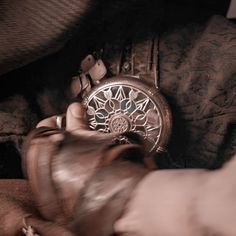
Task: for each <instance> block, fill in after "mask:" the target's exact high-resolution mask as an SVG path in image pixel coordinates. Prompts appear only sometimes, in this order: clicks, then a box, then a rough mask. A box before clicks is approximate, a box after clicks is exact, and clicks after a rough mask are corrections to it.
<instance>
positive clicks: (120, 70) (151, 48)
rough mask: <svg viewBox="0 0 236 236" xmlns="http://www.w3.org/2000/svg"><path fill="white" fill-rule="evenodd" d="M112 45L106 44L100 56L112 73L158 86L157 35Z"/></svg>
mask: <svg viewBox="0 0 236 236" xmlns="http://www.w3.org/2000/svg"><path fill="white" fill-rule="evenodd" d="M113 45H116V46H111V45H106V46H105V47H104V50H103V53H102V56H101V57H102V59H103V60H104V61H105V63H106V64H107V65H108V67H109V70H110V72H111V74H112V75H124V76H127V75H128V76H133V77H137V78H138V79H145V80H146V81H147V82H148V83H151V84H152V85H154V86H155V87H156V88H158V77H159V76H158V45H159V40H158V37H156V38H149V39H147V40H144V41H142V42H138V41H132V42H117V43H115V44H113ZM117 45H119V46H117ZM109 76H110V75H109V74H108V75H107V77H109Z"/></svg>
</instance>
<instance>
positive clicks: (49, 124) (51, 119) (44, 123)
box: [36, 116, 57, 128]
mask: <svg viewBox="0 0 236 236" xmlns="http://www.w3.org/2000/svg"><path fill="white" fill-rule="evenodd" d="M56 118H57V116H51V117H49V118H46V119H44V120H41V121H40V122H39V123H38V124H37V126H36V128H39V127H42V126H47V127H51V128H57V124H56Z"/></svg>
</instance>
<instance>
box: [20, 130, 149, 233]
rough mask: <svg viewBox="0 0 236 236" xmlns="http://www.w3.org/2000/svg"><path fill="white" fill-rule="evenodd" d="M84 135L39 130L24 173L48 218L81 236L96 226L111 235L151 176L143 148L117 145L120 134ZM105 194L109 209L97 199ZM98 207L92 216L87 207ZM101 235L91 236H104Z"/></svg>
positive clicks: (30, 139) (27, 154) (32, 140)
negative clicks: (136, 188) (131, 196)
mask: <svg viewBox="0 0 236 236" xmlns="http://www.w3.org/2000/svg"><path fill="white" fill-rule="evenodd" d="M81 132H82V133H81V135H78V134H73V133H69V132H67V131H63V130H58V129H51V128H47V127H43V128H39V129H35V130H34V131H32V132H31V134H30V135H29V137H28V140H27V141H26V146H25V157H24V159H25V161H24V162H25V169H26V172H27V175H28V178H29V182H30V185H31V188H32V191H33V194H34V197H35V199H36V202H37V205H38V208H39V211H40V213H41V214H42V216H43V217H44V218H45V219H47V220H50V221H54V222H57V223H60V224H63V225H64V226H65V227H66V228H68V227H69V228H71V229H72V230H73V231H74V233H78V232H80V233H81V234H80V235H87V233H86V232H89V231H88V230H87V229H86V227H88V226H89V224H90V223H89V222H91V221H93V223H94V224H95V225H98V227H99V228H101V230H103V229H104V227H105V229H106V232H111V231H112V224H113V223H114V221H115V219H117V217H119V216H120V215H121V213H122V211H123V209H124V204H125V202H126V201H127V200H128V197H129V194H130V192H131V191H132V190H133V188H134V186H135V185H136V184H137V183H138V182H139V180H140V179H141V178H142V177H143V176H144V175H145V174H146V173H147V172H148V169H147V168H146V167H145V164H144V163H143V159H144V155H143V151H142V146H141V145H138V144H132V143H131V144H124V145H114V144H113V139H114V138H115V137H116V136H117V134H108V135H104V134H102V135H101V134H100V133H98V132H93V131H81ZM119 135H120V134H119ZM53 136H54V137H53ZM55 137H56V138H55ZM131 160H132V161H131ZM134 162H139V163H134ZM101 176H102V179H101V178H100V177H101ZM108 176H109V178H108ZM97 181H98V182H97ZM94 186H97V187H96V188H94ZM94 190H96V191H94ZM103 193H105V194H107V195H106V197H105V198H104V204H98V203H99V200H98V201H97V202H96V196H99V195H102V194H103ZM94 202H96V204H97V205H96V208H95V209H94V211H93V214H92V215H90V214H89V215H90V216H91V217H88V215H86V214H87V213H90V209H89V208H88V207H89V205H90V204H93V203H94ZM111 206H117V207H114V209H112V208H113V207H111ZM99 212H102V215H103V218H100V219H99V218H97V221H96V220H95V219H94V216H95V215H96V214H99ZM107 218H109V219H110V220H109V221H107ZM106 221H107V223H105V222H106ZM71 222H72V223H71ZM81 222H82V223H81ZM102 222H103V223H102ZM82 225H83V227H82ZM99 225H100V226H99ZM96 232H100V231H96ZM96 232H91V233H90V234H89V235H90V236H92V235H103V234H96ZM105 235H108V234H105Z"/></svg>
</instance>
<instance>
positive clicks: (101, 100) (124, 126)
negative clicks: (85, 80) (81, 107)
mask: <svg viewBox="0 0 236 236" xmlns="http://www.w3.org/2000/svg"><path fill="white" fill-rule="evenodd" d="M84 104H85V105H86V107H87V116H88V120H89V126H90V128H91V129H93V130H98V131H101V132H105V133H108V132H116V133H124V132H127V131H133V132H136V133H138V134H140V135H141V136H142V137H143V138H144V141H145V144H146V147H147V149H148V150H149V151H158V150H160V149H163V148H164V146H165V144H166V142H167V140H168V137H169V133H170V126H171V119H170V113H169V109H168V106H167V104H166V102H165V100H164V99H163V97H162V96H161V95H160V94H159V93H158V91H157V89H154V88H152V87H150V86H149V85H147V84H146V83H144V82H143V81H141V80H138V79H133V78H127V77H115V78H113V79H108V80H106V81H104V82H102V83H101V84H99V85H98V86H95V87H94V89H93V90H92V91H91V92H90V93H89V94H88V96H87V97H86V98H85V99H84Z"/></svg>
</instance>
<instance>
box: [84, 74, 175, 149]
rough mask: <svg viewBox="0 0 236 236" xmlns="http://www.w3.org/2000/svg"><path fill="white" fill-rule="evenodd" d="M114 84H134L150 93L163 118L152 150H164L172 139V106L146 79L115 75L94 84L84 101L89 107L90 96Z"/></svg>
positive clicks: (144, 91)
mask: <svg viewBox="0 0 236 236" xmlns="http://www.w3.org/2000/svg"><path fill="white" fill-rule="evenodd" d="M114 85H129V86H130V85H132V86H134V87H136V88H137V89H139V90H141V91H142V92H143V93H145V94H147V95H149V97H150V99H151V100H152V101H153V102H154V103H155V104H156V105H157V107H158V109H159V113H160V116H161V118H162V131H161V134H160V138H159V140H158V142H157V143H156V144H155V145H154V146H153V148H152V150H151V151H150V152H163V151H165V150H166V146H167V144H168V141H169V139H170V135H171V129H172V114H171V111H170V107H169V105H168V103H167V101H166V99H165V98H164V96H163V95H162V94H161V93H160V92H159V89H157V88H155V87H154V85H150V84H149V83H147V82H146V81H145V80H144V79H141V78H136V77H132V76H115V77H112V78H108V79H104V80H103V81H102V82H101V83H99V84H98V85H96V86H94V87H93V88H92V89H91V91H90V92H89V93H88V94H87V95H86V96H85V97H84V99H83V101H82V103H83V105H84V106H85V107H86V108H87V104H88V101H89V99H90V97H93V95H94V94H95V93H97V91H98V90H100V89H102V88H106V87H109V86H114Z"/></svg>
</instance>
